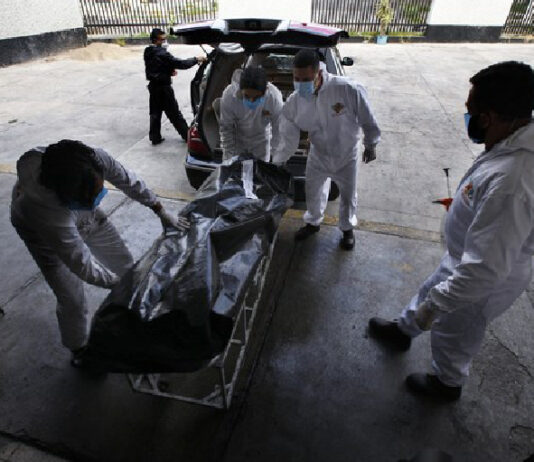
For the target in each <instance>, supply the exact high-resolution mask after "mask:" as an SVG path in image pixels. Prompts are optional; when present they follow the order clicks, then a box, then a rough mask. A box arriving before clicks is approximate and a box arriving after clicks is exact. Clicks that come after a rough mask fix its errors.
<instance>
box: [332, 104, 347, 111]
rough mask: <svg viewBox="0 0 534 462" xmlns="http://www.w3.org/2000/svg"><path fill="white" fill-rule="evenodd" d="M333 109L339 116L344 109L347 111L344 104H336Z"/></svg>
mask: <svg viewBox="0 0 534 462" xmlns="http://www.w3.org/2000/svg"><path fill="white" fill-rule="evenodd" d="M332 109H333V110H334V112H335V113H336V114H339V113H340V112H341V111H342V110H343V109H345V105H344V104H342V103H336V104H334V105H333V106H332Z"/></svg>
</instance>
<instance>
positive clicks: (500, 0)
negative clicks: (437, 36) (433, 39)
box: [428, 0, 513, 26]
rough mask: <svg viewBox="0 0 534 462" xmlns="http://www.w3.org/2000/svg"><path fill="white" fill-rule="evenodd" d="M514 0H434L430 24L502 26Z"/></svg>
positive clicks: (429, 18) (429, 17)
mask: <svg viewBox="0 0 534 462" xmlns="http://www.w3.org/2000/svg"><path fill="white" fill-rule="evenodd" d="M512 2H513V0H433V2H432V7H431V9H430V13H429V16H428V24H444V25H449V26H502V25H503V24H504V23H505V22H506V18H507V17H508V13H509V12H510V7H511V6H512Z"/></svg>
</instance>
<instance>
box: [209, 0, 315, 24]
mask: <svg viewBox="0 0 534 462" xmlns="http://www.w3.org/2000/svg"><path fill="white" fill-rule="evenodd" d="M219 18H222V19H231V18H273V19H295V20H298V21H305V22H308V21H310V19H311V0H261V1H258V0H255V1H247V0H220V1H219Z"/></svg>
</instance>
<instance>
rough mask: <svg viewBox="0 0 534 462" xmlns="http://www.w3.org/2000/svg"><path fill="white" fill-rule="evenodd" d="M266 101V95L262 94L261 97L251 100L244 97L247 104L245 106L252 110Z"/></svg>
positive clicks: (244, 102)
mask: <svg viewBox="0 0 534 462" xmlns="http://www.w3.org/2000/svg"><path fill="white" fill-rule="evenodd" d="M264 102H265V96H262V97H261V98H256V99H255V100H254V101H250V100H249V99H247V98H243V104H244V105H245V107H246V108H247V109H252V110H254V109H257V108H259V107H260V106H262V105H263V103H264Z"/></svg>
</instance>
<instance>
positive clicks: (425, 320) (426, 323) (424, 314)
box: [415, 300, 439, 330]
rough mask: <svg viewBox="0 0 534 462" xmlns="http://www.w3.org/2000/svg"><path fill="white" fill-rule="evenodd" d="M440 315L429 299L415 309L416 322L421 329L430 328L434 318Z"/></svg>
mask: <svg viewBox="0 0 534 462" xmlns="http://www.w3.org/2000/svg"><path fill="white" fill-rule="evenodd" d="M438 315H439V312H438V310H437V309H436V308H435V307H434V306H432V303H431V302H430V301H429V300H425V301H424V302H423V303H421V304H420V305H419V306H418V307H417V310H416V311H415V322H416V323H417V325H418V326H419V329H421V330H430V328H431V327H432V323H433V322H434V319H436V318H437V317H438Z"/></svg>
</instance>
